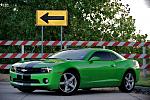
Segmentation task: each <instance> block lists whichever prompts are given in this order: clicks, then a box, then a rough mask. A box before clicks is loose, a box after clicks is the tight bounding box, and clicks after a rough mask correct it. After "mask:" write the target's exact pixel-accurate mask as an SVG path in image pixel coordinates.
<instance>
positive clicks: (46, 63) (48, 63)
mask: <svg viewBox="0 0 150 100" xmlns="http://www.w3.org/2000/svg"><path fill="white" fill-rule="evenodd" d="M64 62H66V61H65V60H61V59H45V60H39V61H23V62H18V63H15V64H13V65H12V66H15V67H23V68H43V67H52V66H54V65H57V64H61V63H64Z"/></svg>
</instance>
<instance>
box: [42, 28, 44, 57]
mask: <svg viewBox="0 0 150 100" xmlns="http://www.w3.org/2000/svg"><path fill="white" fill-rule="evenodd" d="M41 33H42V36H41V41H42V45H41V53H42V55H43V33H44V28H43V26H42V30H41Z"/></svg>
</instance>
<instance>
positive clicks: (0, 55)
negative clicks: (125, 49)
mask: <svg viewBox="0 0 150 100" xmlns="http://www.w3.org/2000/svg"><path fill="white" fill-rule="evenodd" d="M50 55H52V53H43V54H42V53H24V54H22V53H0V58H47V57H48V56H50ZM121 55H122V56H124V57H125V58H150V54H121Z"/></svg>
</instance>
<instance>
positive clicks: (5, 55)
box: [0, 53, 52, 58]
mask: <svg viewBox="0 0 150 100" xmlns="http://www.w3.org/2000/svg"><path fill="white" fill-rule="evenodd" d="M50 55H52V53H43V54H42V53H24V54H22V53H0V58H47V57H48V56H50Z"/></svg>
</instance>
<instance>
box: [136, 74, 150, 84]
mask: <svg viewBox="0 0 150 100" xmlns="http://www.w3.org/2000/svg"><path fill="white" fill-rule="evenodd" d="M136 86H145V87H150V74H149V75H147V76H146V77H145V78H144V77H142V76H141V77H140V80H139V81H138V82H137V83H136Z"/></svg>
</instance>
